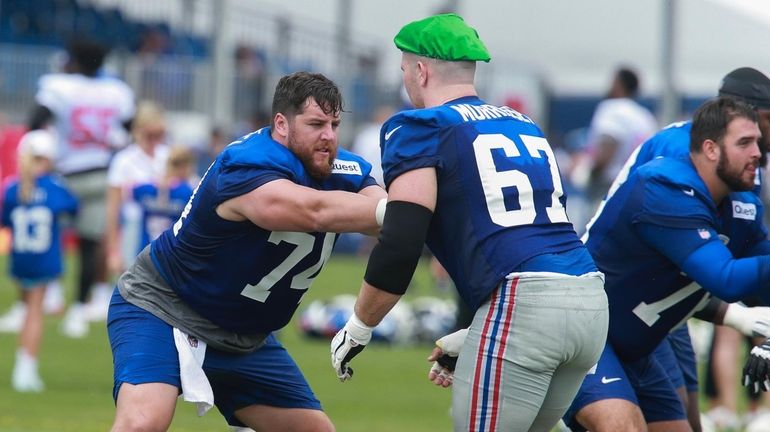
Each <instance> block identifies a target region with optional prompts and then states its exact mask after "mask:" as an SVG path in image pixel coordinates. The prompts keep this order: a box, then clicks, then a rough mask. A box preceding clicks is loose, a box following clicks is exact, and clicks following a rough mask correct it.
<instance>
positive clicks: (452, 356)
mask: <svg viewBox="0 0 770 432" xmlns="http://www.w3.org/2000/svg"><path fill="white" fill-rule="evenodd" d="M467 336H468V329H467V328H465V329H462V330H458V331H456V332H454V333H452V334H448V335H446V336H444V337H442V338H441V339H439V340H437V341H436V347H435V348H433V351H432V352H431V353H430V356H428V361H432V362H433V366H432V367H431V368H430V372H428V379H429V380H431V382H433V384H436V385H437V386H441V387H445V388H446V387H449V386H451V385H452V382H453V381H454V372H455V365H456V364H457V357H458V356H459V355H460V349H462V347H463V344H464V343H465V338H466V337H467Z"/></svg>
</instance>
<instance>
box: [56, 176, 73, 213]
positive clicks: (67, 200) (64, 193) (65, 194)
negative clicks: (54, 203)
mask: <svg viewBox="0 0 770 432" xmlns="http://www.w3.org/2000/svg"><path fill="white" fill-rule="evenodd" d="M51 181H52V183H53V184H54V185H55V187H56V188H57V190H58V195H59V197H60V198H59V200H60V204H59V209H58V210H59V211H60V212H62V213H68V214H71V215H74V214H76V213H77V212H78V208H79V207H80V205H79V202H78V199H77V197H76V196H75V195H74V194H73V193H72V191H70V190H69V189H67V187H66V186H65V185H64V183H62V182H61V181H60V180H59V179H57V178H52V179H51Z"/></svg>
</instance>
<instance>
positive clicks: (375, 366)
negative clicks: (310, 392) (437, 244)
mask: <svg viewBox="0 0 770 432" xmlns="http://www.w3.org/2000/svg"><path fill="white" fill-rule="evenodd" d="M76 265H77V264H76V262H75V261H74V260H73V259H70V260H69V261H68V266H67V268H68V271H67V273H66V274H65V277H64V281H63V282H64V285H65V288H66V289H67V291H68V294H67V298H68V299H70V298H71V297H72V296H71V295H70V292H71V289H72V287H73V283H74V281H73V278H74V276H75V274H74V273H75V272H74V271H73V269H75V268H76ZM364 266H365V261H363V260H361V259H359V258H355V257H348V256H339V255H335V256H333V258H332V259H330V260H329V262H328V263H327V265H326V266H325V268H324V269H323V271H322V272H321V274H320V275H319V276H318V278H317V279H316V281H315V283H314V284H313V286H312V287H311V288H310V291H309V292H308V294H307V295H306V296H305V300H304V303H305V304H308V303H309V302H310V301H312V300H314V299H319V298H329V297H331V296H333V295H336V294H342V293H351V294H355V293H357V292H358V287H359V284H360V281H361V277H362V275H363V272H364ZM6 268H7V264H6V257H4V256H0V269H2V270H1V273H2V275H0V313H4V312H5V311H6V310H7V309H8V307H9V306H10V305H11V303H12V302H13V301H14V300H15V298H16V288H15V286H14V284H13V282H12V281H11V280H9V279H8V277H7V271H6ZM420 295H441V293H438V292H437V291H436V290H435V289H434V288H433V286H432V283H431V280H430V277H429V275H428V270H427V265H426V263H422V264H421V265H420V267H419V268H418V271H417V274H416V276H415V279H414V281H413V286H412V287H411V288H410V290H409V293H408V294H407V296H406V297H405V300H407V301H408V299H409V298H410V297H416V296H420ZM445 295H446V294H445ZM59 321H60V318H58V317H48V318H47V321H46V329H45V335H44V342H43V347H42V351H41V354H40V372H41V375H42V378H43V380H44V382H45V384H46V390H45V392H43V393H40V394H21V393H16V392H14V391H13V390H12V389H11V387H10V376H11V369H12V367H13V361H14V355H15V354H14V353H15V351H16V336H15V335H12V334H2V333H0V431H3V432H21V431H24V432H30V431H34V432H64V431H73V432H74V431H77V432H89V431H105V430H108V429H109V427H110V425H111V423H112V418H113V415H114V405H113V402H112V396H111V395H112V393H111V391H112V355H111V353H110V347H109V342H108V340H107V332H106V328H105V325H104V323H93V324H91V332H90V334H89V336H88V337H87V338H85V339H81V340H73V339H67V338H65V337H64V336H62V335H61V334H60V333H59V332H58V328H57V327H58V324H59ZM280 338H281V340H282V342H283V343H284V345H285V346H286V348H287V349H288V350H289V352H290V353H291V354H292V356H293V357H294V359H295V360H296V361H297V362H298V363H299V365H300V367H301V369H302V370H303V371H304V373H305V376H306V377H307V379H308V381H309V382H310V384H311V386H312V388H313V389H314V391H315V392H316V395H317V396H318V398H319V399H320V400H321V403H322V404H323V406H324V409H325V410H326V412H327V413H328V415H329V416H330V417H331V419H332V421H333V422H334V424H335V425H336V427H337V430H338V431H342V432H344V431H367V432H386V431H387V432H390V431H415V432H418V431H431V432H432V431H443V430H450V429H451V419H450V416H449V404H450V397H451V396H450V392H449V391H448V390H446V389H441V388H437V387H434V386H433V385H432V384H431V383H430V382H429V381H428V380H427V378H426V375H427V371H428V368H429V367H430V365H429V363H428V362H427V361H426V360H425V359H426V357H427V356H428V354H429V352H430V346H418V347H407V348H404V347H398V348H390V347H386V346H382V345H379V346H378V345H372V346H370V347H368V348H367V349H366V350H365V351H364V352H363V353H362V354H360V355H359V356H358V357H357V358H356V359H355V361H354V365H355V369H356V376H355V378H354V379H353V380H351V381H349V382H346V383H340V382H339V381H338V380H337V378H336V376H335V375H334V372H333V370H332V368H331V365H330V361H329V344H328V342H325V341H318V340H308V339H304V338H302V336H301V335H300V334H299V332H298V330H297V328H296V323H295V322H292V323H291V324H290V325H289V326H288V327H286V328H285V329H284V330H283V331H282V332H281V334H280ZM170 430H172V431H227V430H228V427H227V425H226V423H225V421H224V419H223V418H222V416H221V415H220V414H219V412H218V411H216V410H212V411H209V413H208V414H206V415H205V416H204V417H202V418H198V417H197V415H196V414H195V410H194V407H193V406H192V405H191V404H188V403H185V402H183V401H181V400H180V401H179V403H178V405H177V411H176V416H175V418H174V422H173V423H172V425H171V428H170Z"/></svg>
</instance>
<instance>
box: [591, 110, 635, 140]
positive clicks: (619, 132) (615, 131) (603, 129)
mask: <svg viewBox="0 0 770 432" xmlns="http://www.w3.org/2000/svg"><path fill="white" fill-rule="evenodd" d="M608 102H609V103H608ZM611 102H612V101H611V100H610V101H604V102H602V103H601V104H600V105H599V107H598V108H597V110H596V114H595V115H594V116H593V118H592V119H591V136H592V137H594V139H595V138H598V137H600V136H602V135H608V136H610V137H612V138H614V139H615V140H617V141H622V140H623V139H625V135H626V134H627V133H628V132H627V131H628V125H627V124H626V121H627V119H624V118H623V117H622V116H621V115H620V114H619V111H618V110H617V109H615V108H616V107H615V106H614V105H610V103H611Z"/></svg>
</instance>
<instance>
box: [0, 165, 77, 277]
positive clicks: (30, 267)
mask: <svg viewBox="0 0 770 432" xmlns="http://www.w3.org/2000/svg"><path fill="white" fill-rule="evenodd" d="M77 208H78V204H77V200H76V199H75V197H74V196H73V195H72V193H70V191H69V190H67V188H66V187H64V185H62V184H61V183H60V182H59V181H58V179H57V178H56V177H54V176H52V175H44V176H41V177H38V178H37V179H36V180H35V190H34V192H33V194H32V200H31V201H30V202H26V203H22V202H19V183H18V182H17V181H14V182H13V183H11V184H10V185H9V186H8V188H7V189H6V191H5V197H4V199H3V213H2V225H5V226H10V227H11V228H12V229H13V246H12V248H11V274H12V275H13V276H14V277H16V278H20V279H22V278H23V279H44V278H54V277H57V276H59V275H60V274H61V272H62V252H61V240H60V238H59V237H60V236H59V222H58V217H59V216H60V215H62V214H64V213H70V214H74V213H75V212H76V211H77Z"/></svg>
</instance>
